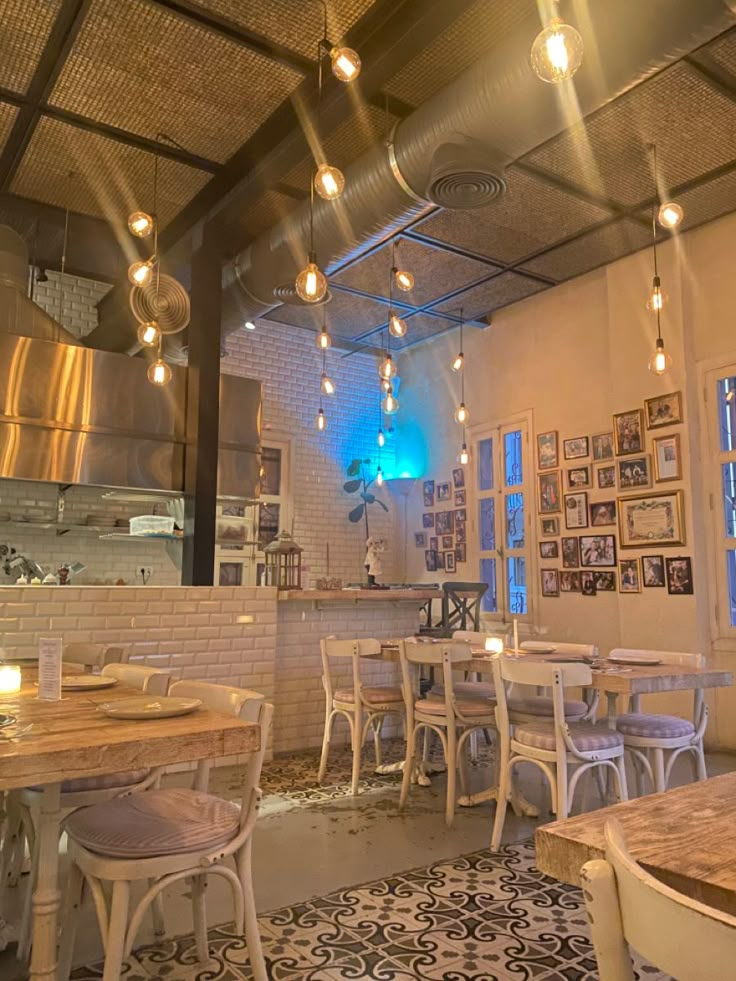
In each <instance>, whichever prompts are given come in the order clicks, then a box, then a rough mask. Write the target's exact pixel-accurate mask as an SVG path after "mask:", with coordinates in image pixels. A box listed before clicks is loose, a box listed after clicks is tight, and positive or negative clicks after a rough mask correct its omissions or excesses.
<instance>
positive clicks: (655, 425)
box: [644, 392, 682, 429]
mask: <svg viewBox="0 0 736 981" xmlns="http://www.w3.org/2000/svg"><path fill="white" fill-rule="evenodd" d="M644 406H645V407H646V410H647V429H660V428H661V427H662V426H676V425H677V423H678V422H682V392H670V394H669V395H657V396H655V398H653V399H645V400H644Z"/></svg>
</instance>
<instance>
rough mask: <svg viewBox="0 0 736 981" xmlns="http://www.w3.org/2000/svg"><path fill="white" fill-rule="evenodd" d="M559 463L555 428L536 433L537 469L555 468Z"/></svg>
mask: <svg viewBox="0 0 736 981" xmlns="http://www.w3.org/2000/svg"><path fill="white" fill-rule="evenodd" d="M559 465H560V452H559V448H558V437H557V430H552V431H551V432H549V433H537V469H538V470H555V469H556V468H557V467H559Z"/></svg>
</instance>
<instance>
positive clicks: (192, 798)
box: [65, 787, 240, 858]
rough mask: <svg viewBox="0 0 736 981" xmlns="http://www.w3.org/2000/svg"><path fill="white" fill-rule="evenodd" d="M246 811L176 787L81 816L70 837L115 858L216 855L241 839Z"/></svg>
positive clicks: (74, 819)
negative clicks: (197, 854) (192, 854)
mask: <svg viewBox="0 0 736 981" xmlns="http://www.w3.org/2000/svg"><path fill="white" fill-rule="evenodd" d="M239 826H240V808H239V807H238V806H237V804H233V803H231V802H230V801H225V800H221V799H220V798H219V797H212V796H211V795H210V794H205V793H202V792H200V791H196V790H187V789H186V788H179V787H171V788H167V789H165V790H151V791H149V792H148V793H145V794H135V795H133V796H132V797H125V798H123V799H122V800H111V801H107V802H106V803H104V804H94V805H93V806H92V807H83V808H81V809H80V810H78V811H75V812H74V813H73V814H72V815H71V817H69V818H68V819H67V821H66V823H65V828H66V832H67V834H68V835H69V837H70V838H72V839H73V840H74V841H76V842H78V843H79V844H80V845H82V846H83V847H84V848H87V849H89V851H91V852H96V853H98V854H100V855H109V856H110V857H111V858H154V857H156V856H158V855H181V854H187V853H189V852H203V851H211V850H212V849H215V848H220V847H222V846H223V845H226V844H227V843H228V842H229V841H232V839H233V838H234V837H235V836H236V835H237V833H238V830H239Z"/></svg>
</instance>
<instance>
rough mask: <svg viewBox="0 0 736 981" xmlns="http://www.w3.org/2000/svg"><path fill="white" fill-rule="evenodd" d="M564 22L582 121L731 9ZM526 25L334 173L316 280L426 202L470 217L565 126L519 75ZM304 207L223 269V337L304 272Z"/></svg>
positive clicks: (317, 222) (592, 9)
mask: <svg viewBox="0 0 736 981" xmlns="http://www.w3.org/2000/svg"><path fill="white" fill-rule="evenodd" d="M574 9H575V10H577V11H579V16H575V14H574V13H571V14H570V16H569V19H570V20H574V23H575V25H576V27H577V28H578V30H579V31H580V33H581V34H582V35H583V39H584V42H585V58H584V60H583V65H582V66H581V68H580V69H579V71H578V72H577V74H576V75H575V79H574V90H575V97H576V99H577V103H578V106H579V112H580V114H581V115H583V116H585V115H588V114H589V113H591V112H593V111H594V110H596V109H598V108H600V107H601V106H603V105H605V104H606V103H607V102H610V101H611V100H612V99H615V98H616V97H618V96H620V95H622V94H623V93H624V92H625V91H627V90H628V89H630V88H631V87H632V86H634V85H636V84H638V83H640V82H643V81H645V80H646V79H647V78H649V77H651V76H652V75H654V74H655V73H656V72H658V71H659V70H661V69H662V68H665V67H666V66H667V65H669V64H671V63H672V62H674V61H676V60H677V59H679V58H681V57H683V56H684V55H685V54H687V53H689V52H690V51H692V50H694V49H695V48H697V47H699V46H700V45H702V44H705V43H707V42H708V41H710V40H712V39H713V38H714V37H716V36H717V35H718V34H720V33H722V32H723V31H725V30H727V29H728V28H729V27H731V26H733V24H734V22H736V0H678V2H677V3H673V2H672V0H645V2H642V0H615V2H612V0H589V2H588V3H586V4H583V3H582V2H577V3H576V4H575V5H574ZM539 30H540V23H539V20H538V18H537V17H534V18H530V19H529V21H528V22H527V24H526V25H525V26H524V28H523V29H522V30H520V31H518V32H517V33H515V34H514V35H513V36H512V37H511V38H509V40H508V41H505V42H504V43H503V44H502V45H501V46H499V48H498V49H497V50H495V51H493V52H492V53H491V54H489V55H488V56H486V57H485V58H483V59H482V60H481V61H479V62H478V63H477V64H475V65H474V66H473V67H472V68H470V69H469V70H468V71H466V72H465V73H464V74H463V75H461V76H460V77H459V78H457V79H456V80H455V81H454V82H453V83H452V84H451V85H449V86H448V87H447V88H445V89H444V90H443V91H441V92H439V93H438V94H437V95H435V96H434V97H433V98H431V99H429V100H428V101H427V102H426V103H424V105H422V106H420V107H419V108H418V109H417V110H416V111H415V112H414V113H412V115H411V116H409V117H408V118H407V119H405V120H404V121H403V122H401V123H400V124H399V125H398V127H397V128H396V130H395V132H394V134H393V136H392V140H391V142H390V144H389V145H388V146H385V145H382V146H377V147H374V148H373V149H371V150H370V151H369V152H368V153H366V154H365V155H364V156H362V157H361V158H360V159H358V160H357V161H355V162H354V163H353V164H352V165H351V166H350V167H349V168H348V169H347V171H346V186H345V191H344V192H343V194H342V196H341V198H340V199H339V201H337V202H332V203H326V202H322V201H319V200H317V202H316V203H315V215H314V235H315V245H316V251H317V256H318V259H319V262H320V265H321V266H322V268H323V269H326V270H327V271H328V272H329V271H331V270H334V269H335V268H336V267H338V266H339V265H341V264H342V263H344V262H345V261H346V260H347V259H349V258H351V257H354V256H355V255H358V254H360V252H361V251H363V250H365V249H366V248H368V247H370V246H371V245H372V244H374V243H376V242H379V241H381V240H382V239H384V238H386V237H387V236H389V235H391V234H392V233H394V232H395V231H398V230H400V229H401V228H402V227H403V226H404V225H406V224H407V222H409V221H410V220H411V219H413V218H416V217H417V216H419V215H421V214H422V213H423V212H424V211H425V210H426V209H428V208H429V207H430V206H431V205H432V204H439V205H441V206H442V207H446V208H447V207H455V208H472V207H480V206H482V205H485V204H487V203H488V202H489V201H491V200H492V199H493V198H494V197H495V196H497V195H498V194H500V193H502V192H503V189H504V181H503V169H504V166H505V164H506V163H507V162H509V161H512V160H515V159H517V158H518V157H520V156H522V155H523V154H525V153H527V152H528V151H529V150H532V149H533V148H534V147H536V146H539V144H541V143H544V142H545V141H546V140H548V139H550V138H551V137H553V136H555V135H556V134H558V133H559V132H561V131H562V130H564V129H565V128H567V126H569V124H570V119H569V117H568V116H567V115H566V112H567V113H569V110H570V102H569V100H567V99H566V98H565V95H566V92H565V90H563V89H560V88H559V87H558V86H554V85H547V84H545V83H544V82H541V81H540V80H539V79H538V78H537V77H536V75H534V73H533V72H532V70H531V69H530V67H529V49H530V46H531V43H532V41H533V39H534V37H535V35H536V34H537V32H538V31H539ZM308 241H309V208H308V205H307V204H304V205H301V206H300V207H298V208H297V209H296V210H295V211H294V212H292V214H290V215H289V216H288V217H287V218H285V219H284V220H283V221H281V222H280V223H279V224H277V225H275V226H274V227H273V228H272V229H271V231H270V232H268V233H266V234H264V235H262V236H260V238H258V239H256V240H255V241H254V242H253V243H252V244H251V245H250V246H249V247H248V248H247V249H246V250H245V251H244V252H241V253H240V254H239V255H238V256H237V257H236V258H235V259H234V260H233V262H232V263H231V264H230V265H229V266H228V267H226V269H225V270H224V283H225V307H224V309H225V319H224V323H223V330H224V331H225V332H226V333H229V332H230V331H232V330H234V329H236V328H238V327H240V326H241V325H242V323H243V321H244V320H245V319H252V318H254V317H257V316H259V315H261V314H263V313H264V312H266V311H267V310H268V309H271V308H272V307H273V306H274V305H275V304H276V303H278V302H280V301H281V300H284V299H285V300H287V301H288V300H289V299H291V298H292V296H293V283H294V278H295V276H296V274H297V272H298V271H299V269H300V268H302V267H303V266H304V264H305V262H306V258H307V248H308Z"/></svg>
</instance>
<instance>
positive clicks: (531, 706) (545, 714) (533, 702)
mask: <svg viewBox="0 0 736 981" xmlns="http://www.w3.org/2000/svg"><path fill="white" fill-rule="evenodd" d="M508 705H509V714H510V715H511V716H512V719H511V721H512V722H513V714H514V712H518V713H519V715H534V716H539V717H540V718H543V719H544V718H549V719H552V718H554V714H555V710H554V706H553V704H552V699H551V698H550V697H548V696H547V695H529V696H528V697H526V698H525V697H522V696H519V697H518V698H510V699H509V700H508ZM587 711H588V706H587V705H586V704H585V702H581V701H578V700H577V699H570V700H569V701H566V702H565V718H566V719H571V720H572V721H573V722H574V721H576V720H579V719H582V718H584V716H585V713H586V712H587Z"/></svg>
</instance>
